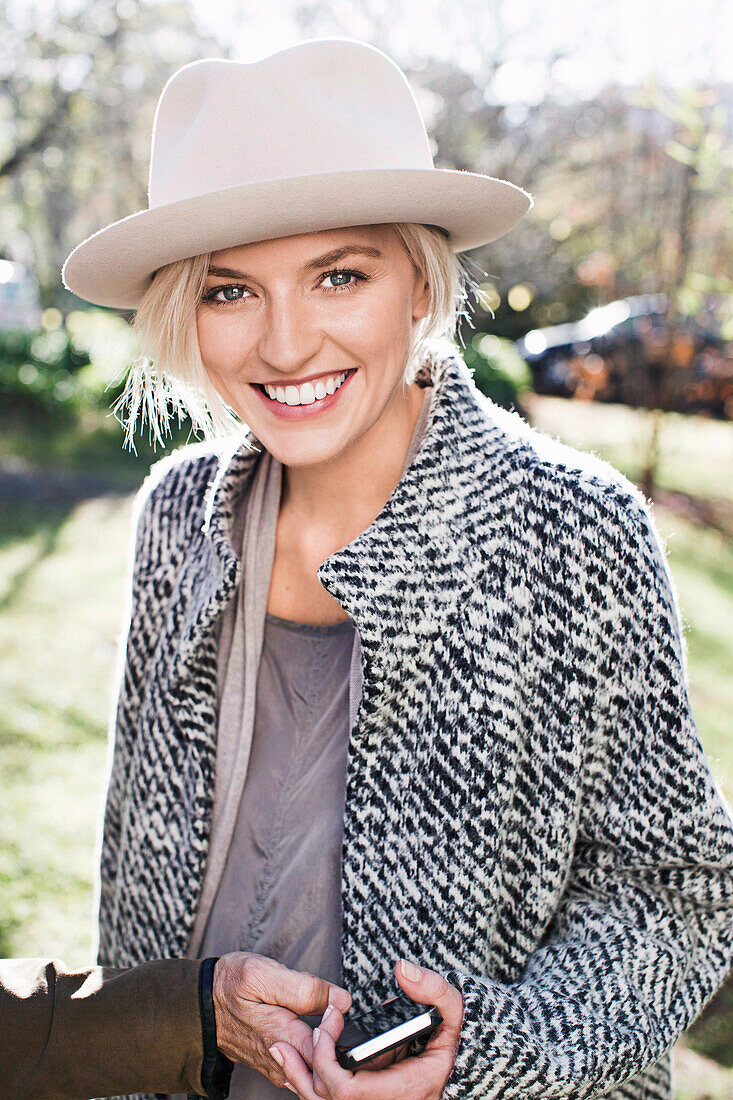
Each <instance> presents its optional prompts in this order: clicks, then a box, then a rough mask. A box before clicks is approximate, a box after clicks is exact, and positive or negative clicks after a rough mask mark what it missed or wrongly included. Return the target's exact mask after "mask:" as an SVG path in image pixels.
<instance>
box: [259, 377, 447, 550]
mask: <svg viewBox="0 0 733 1100" xmlns="http://www.w3.org/2000/svg"><path fill="white" fill-rule="evenodd" d="M424 395H425V389H424V388H423V387H420V386H418V385H417V383H415V382H413V383H412V384H411V385H410V386H409V387H408V388H407V392H406V396H405V397H404V398H403V397H402V396H401V395H400V398H399V400H397V401H395V402H394V405H393V406H392V407H391V408H390V409H389V410H388V413H385V415H384V416H383V417H382V418H381V419H380V421H379V422H378V423H377V424H375V425H373V427H372V428H370V429H369V431H367V432H365V433H364V435H362V436H361V437H360V438H359V439H357V440H356V442H355V443H354V444H353V445H352V446H350V447H349V448H348V449H347V450H345V451H344V452H342V453H341V454H339V455H336V457H335V458H333V459H330V460H329V461H328V462H322V463H318V464H317V465H315V466H302V467H300V466H295V467H285V466H284V467H283V471H282V491H281V496H280V515H281V518H283V519H284V518H285V517H287V521H288V526H289V528H290V530H298V529H301V530H308V531H309V532H310V533H315V532H316V531H317V532H319V535H320V539H323V540H325V541H326V542H328V543H329V544H333V545H334V546H338V547H340V546H345V545H346V544H347V543H348V542H350V541H351V540H352V539H353V538H356V536H357V535H358V534H359V533H360V532H361V531H363V530H365V529H366V528H367V527H368V526H369V524H370V523H371V522H372V521H373V520H374V519H375V518H376V517H377V515H379V513H380V512H381V510H382V508H383V507H384V505H385V504H386V503H387V501H388V500H389V498H390V496H391V495H392V493H393V492H394V490H395V487H396V486H397V483H398V482H399V480H400V478H401V476H402V471H403V469H404V465H405V459H406V458H407V452H408V449H409V446H410V440H411V439H412V434H413V432H414V430H415V426H416V424H417V420H418V417H419V415H420V411H421V409H422V403H423V398H424Z"/></svg>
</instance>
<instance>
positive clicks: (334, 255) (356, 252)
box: [206, 244, 382, 279]
mask: <svg viewBox="0 0 733 1100" xmlns="http://www.w3.org/2000/svg"><path fill="white" fill-rule="evenodd" d="M345 256H372V257H375V258H377V259H381V257H382V253H381V252H380V250H379V249H378V248H374V247H373V245H368V244H347V245H342V246H341V247H340V248H334V249H332V250H331V251H330V252H324V253H323V255H322V256H316V257H315V258H314V259H312V260H308V262H307V263H305V264H303V266H302V267H300V268H299V269H298V270H299V271H312V270H313V269H314V268H319V267H328V265H329V264H335V263H337V262H338V261H339V260H343V259H344V257H345ZM206 274H207V275H218V276H220V277H223V278H225V279H251V278H252V276H251V275H247V274H245V272H244V271H235V270H234V268H231V267H217V266H215V265H213V264H212V265H211V266H210V267H209V269H208V271H207V272H206Z"/></svg>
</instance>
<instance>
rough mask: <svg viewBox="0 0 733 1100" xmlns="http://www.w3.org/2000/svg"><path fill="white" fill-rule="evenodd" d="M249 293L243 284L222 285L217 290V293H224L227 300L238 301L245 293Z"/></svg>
mask: <svg viewBox="0 0 733 1100" xmlns="http://www.w3.org/2000/svg"><path fill="white" fill-rule="evenodd" d="M246 293H247V288H246V287H243V286H222V287H220V288H219V290H218V291H217V294H223V295H224V301H225V302H238V301H239V299H240V298H241V297H242V295H243V294H246Z"/></svg>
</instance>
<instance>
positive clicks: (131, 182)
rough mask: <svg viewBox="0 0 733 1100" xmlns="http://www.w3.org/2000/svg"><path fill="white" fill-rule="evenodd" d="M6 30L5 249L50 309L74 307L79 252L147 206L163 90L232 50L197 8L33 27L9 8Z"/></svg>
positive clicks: (0, 108) (2, 124)
mask: <svg viewBox="0 0 733 1100" xmlns="http://www.w3.org/2000/svg"><path fill="white" fill-rule="evenodd" d="M0 29H1V30H2V35H1V38H2V42H3V47H2V51H1V52H0V89H1V92H2V94H1V96H0V199H1V200H2V206H3V210H2V215H0V248H2V249H3V250H4V251H5V252H6V253H7V254H9V255H11V257H12V258H17V259H19V260H21V261H23V262H26V263H28V262H32V263H33V266H34V268H35V271H36V275H37V277H38V279H39V282H40V284H41V291H42V297H43V301H44V305H47V306H48V305H52V304H57V305H65V304H71V299H69V297H68V295H66V293H65V292H64V290H63V287H62V285H61V280H60V277H59V272H60V268H61V265H62V263H63V261H64V259H65V257H66V255H67V253H68V252H69V251H70V250H71V248H72V247H73V246H74V245H75V244H76V243H77V242H78V241H80V240H82V239H83V238H84V237H86V236H88V235H89V234H90V233H93V232H94V231H96V230H97V229H99V228H101V227H102V226H103V225H105V224H106V223H108V222H112V221H115V220H117V219H118V218H122V217H124V216H125V215H127V214H130V213H132V212H133V211H135V210H139V209H141V208H143V207H145V206H146V205H147V196H146V182H147V181H146V174H147V172H146V169H147V161H148V157H149V152H150V133H151V129H152V122H153V116H154V111H155V104H156V102H157V98H158V96H159V94H160V91H161V88H162V86H163V84H164V83H165V81H166V80H167V79H168V77H169V76H171V75H172V73H173V72H174V71H175V70H176V69H177V68H179V67H180V66H181V65H183V64H185V63H186V62H188V61H192V60H194V59H196V58H197V57H201V56H210V57H211V56H213V57H220V56H223V50H222V48H221V46H220V45H219V44H218V43H217V42H215V41H214V40H213V39H212V38H210V37H206V36H204V35H202V34H201V33H200V32H199V30H198V28H197V26H196V24H195V22H194V19H193V15H192V13H191V8H190V6H189V5H188V4H187V3H185V0H164V2H162V3H140V2H139V0H118V2H117V3H111V2H110V0H91V2H90V3H89V4H87V5H86V6H85V7H84V8H83V9H82V10H81V11H79V12H78V13H75V14H64V12H62V10H61V9H60V7H59V6H58V5H57V6H56V7H55V8H54V9H53V10H51V11H49V12H47V13H44V14H41V13H39V12H31V13H30V18H29V13H28V12H27V11H26V10H25V9H23V8H22V7H21V6H20V5H19V4H17V3H14V4H12V5H11V4H10V3H9V0H2V3H0ZM74 301H75V300H74Z"/></svg>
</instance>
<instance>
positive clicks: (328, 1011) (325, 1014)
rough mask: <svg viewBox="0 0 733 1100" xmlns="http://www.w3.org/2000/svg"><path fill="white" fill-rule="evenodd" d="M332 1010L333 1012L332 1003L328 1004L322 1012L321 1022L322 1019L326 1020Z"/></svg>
mask: <svg viewBox="0 0 733 1100" xmlns="http://www.w3.org/2000/svg"><path fill="white" fill-rule="evenodd" d="M332 1012H333V1005H329V1006H328V1008H327V1009H326V1011H325V1012H324V1013H323V1020H321V1023H323V1021H324V1020H327V1019H328V1017H329V1016H330V1015H331V1013H332Z"/></svg>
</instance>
